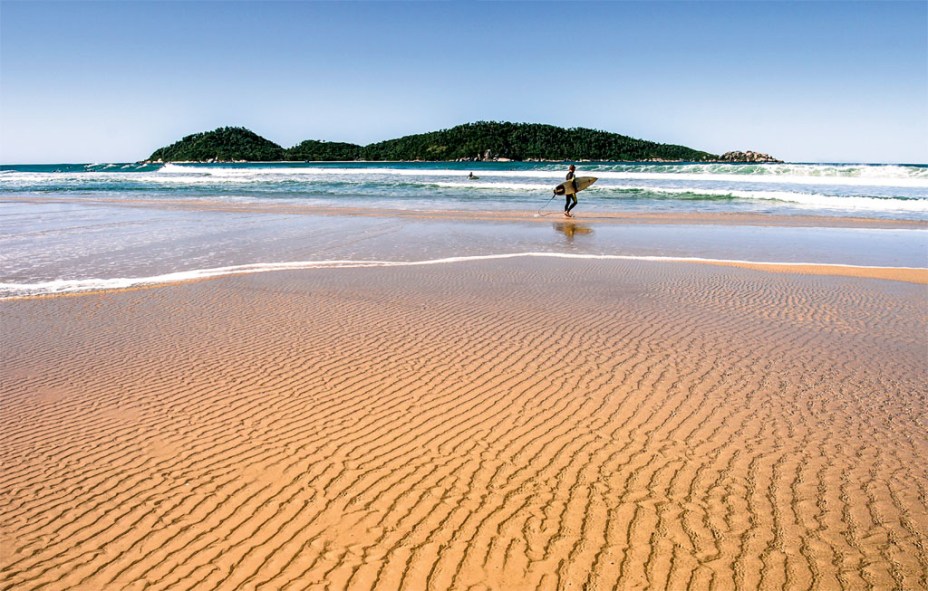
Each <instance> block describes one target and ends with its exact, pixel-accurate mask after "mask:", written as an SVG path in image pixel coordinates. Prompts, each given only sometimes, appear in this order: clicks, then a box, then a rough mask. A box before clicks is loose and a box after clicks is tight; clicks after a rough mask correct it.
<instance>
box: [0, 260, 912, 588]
mask: <svg viewBox="0 0 928 591" xmlns="http://www.w3.org/2000/svg"><path fill="white" fill-rule="evenodd" d="M926 295H928V294H926V292H925V288H924V286H922V285H914V284H909V283H902V282H894V281H893V282H891V281H880V280H873V279H861V278H846V277H831V276H823V275H821V274H817V275H796V274H784V273H761V272H757V271H756V270H751V269H740V268H733V267H719V266H710V265H696V264H687V263H649V262H635V261H595V260H557V259H534V260H526V259H511V260H499V261H484V262H468V263H460V264H455V265H445V266H433V267H401V268H390V269H376V268H373V269H329V270H315V271H300V272H283V273H268V274H257V275H249V276H241V277H233V278H225V279H219V280H215V281H206V282H199V283H192V284H185V285H174V286H166V287H161V288H157V289H149V290H139V291H128V292H122V293H112V294H95V295H88V296H82V297H70V298H50V299H49V298H46V299H35V300H21V301H8V302H3V303H2V304H0V313H2V317H0V319H2V334H0V338H2V343H0V344H2V360H3V366H2V374H0V380H2V382H0V385H2V398H0V404H2V407H0V408H2V417H0V460H2V466H3V469H2V473H0V588H2V589H11V590H12V589H16V590H20V589H22V590H27V589H94V590H102V589H143V588H144V589H170V590H177V589H293V590H302V589H316V588H318V589H323V588H328V589H410V590H420V589H568V588H569V589H582V588H588V589H613V588H620V589H636V588H651V589H687V588H688V589H734V588H740V589H809V588H820V589H890V588H900V589H924V588H926V587H928V579H926V577H928V575H926V572H928V539H926V538H928V535H926V532H928V506H926V503H928V501H926V499H928V473H926V469H925V458H926V457H928V430H926V425H925V409H926V402H928V401H926V388H925V383H926V367H928V361H926V355H928V336H926V335H928V318H926V305H925V303H926Z"/></svg>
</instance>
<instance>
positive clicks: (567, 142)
mask: <svg viewBox="0 0 928 591" xmlns="http://www.w3.org/2000/svg"><path fill="white" fill-rule="evenodd" d="M500 158H506V159H509V160H687V161H700V160H712V159H715V158H717V156H715V155H713V154H709V153H707V152H702V151H699V150H694V149H692V148H687V147H686V146H677V145H672V144H660V143H657V142H650V141H647V140H641V139H636V138H632V137H628V136H624V135H619V134H617V133H609V132H606V131H599V130H595V129H584V128H579V127H576V128H571V129H564V128H562V127H555V126H553V125H542V124H537V123H507V122H493V121H489V122H488V121H481V122H477V123H467V124H464V125H458V126H456V127H452V128H450V129H443V130H441V131H433V132H429V133H421V134H416V135H408V136H405V137H401V138H397V139H392V140H387V141H383V142H377V143H374V144H369V145H367V146H358V145H355V144H348V143H342V142H323V141H317V140H306V141H304V142H302V143H300V144H298V145H296V146H294V147H292V148H289V149H286V150H285V149H283V148H282V147H280V146H279V145H277V144H275V143H273V142H271V141H269V140H266V139H264V138H262V137H261V136H259V135H257V134H255V133H253V132H251V131H249V130H247V129H244V128H241V127H222V128H219V129H217V130H215V131H209V132H204V133H198V134H194V135H189V136H187V137H185V138H184V139H182V140H180V141H179V142H176V143H174V144H172V145H170V146H167V147H165V148H161V149H159V150H156V151H155V152H154V153H153V154H152V155H151V156H150V157H149V160H160V161H164V162H170V161H180V160H193V161H229V160H495V159H500Z"/></svg>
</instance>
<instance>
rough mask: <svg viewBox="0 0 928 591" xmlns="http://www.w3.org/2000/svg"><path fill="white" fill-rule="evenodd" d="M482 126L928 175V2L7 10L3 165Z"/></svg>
mask: <svg viewBox="0 0 928 591" xmlns="http://www.w3.org/2000/svg"><path fill="white" fill-rule="evenodd" d="M479 120H498V121H514V122H530V123H549V124H553V125H560V126H565V127H575V126H576V127H592V128H596V129H603V130H606V131H612V132H617V133H622V134H626V135H631V136H635V137H641V138H645V139H650V140H656V141H661V142H666V143H676V144H683V145H687V146H690V147H693V148H697V149H702V150H706V151H709V152H714V153H721V152H725V151H728V150H735V149H741V150H745V149H754V150H759V151H763V152H769V153H771V154H773V155H775V156H777V157H779V158H782V159H785V160H791V161H834V162H845V161H856V162H861V161H863V162H914V163H928V2H925V1H924V0H915V1H906V2H894V1H880V2H861V1H852V2H837V1H823V2H750V1H742V2H695V1H693V2H660V1H657V2H654V1H652V2H538V3H533V2H512V3H509V2H479V3H477V2H450V3H437V2H435V3H432V2H406V3H394V2H359V3H356V2H348V3H338V2H298V1H289V2H247V1H237V2H222V1H208V2H182V1H168V2H144V1H124V2H83V1H68V2H44V1H41V0H29V1H9V0H0V162H3V163H27V162H32V163H48V162H113V161H120V162H124V161H135V160H141V159H144V158H146V157H147V156H148V155H149V154H151V152H152V151H154V150H155V149H156V148H158V147H160V146H162V145H166V144H169V143H172V142H174V141H176V140H178V139H180V137H182V136H184V135H186V134H189V133H194V132H199V131H207V130H210V129H214V128H216V127H219V126H224V125H236V126H245V127H248V128H249V129H251V130H253V131H255V132H256V133H258V134H260V135H262V136H264V137H266V138H268V139H270V140H272V141H275V142H277V143H279V144H281V145H283V146H284V147H289V146H292V145H294V144H296V143H298V142H299V141H301V140H304V139H324V140H329V141H348V142H354V143H360V144H366V143H370V142H374V141H380V140H384V139H389V138H393V137H399V136H402V135H407V134H411V133H420V132H425V131H433V130H436V129H442V128H447V127H452V126H454V125H457V124H460V123H466V122H471V121H479Z"/></svg>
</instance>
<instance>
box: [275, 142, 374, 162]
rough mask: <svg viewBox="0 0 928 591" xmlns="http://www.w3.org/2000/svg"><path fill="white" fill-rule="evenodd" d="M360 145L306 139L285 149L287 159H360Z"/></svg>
mask: <svg viewBox="0 0 928 591" xmlns="http://www.w3.org/2000/svg"><path fill="white" fill-rule="evenodd" d="M361 150H362V148H361V146H359V145H357V144H346V143H344V142H323V141H319V140H306V141H305V142H301V143H299V144H297V145H295V146H293V147H292V148H290V149H288V150H287V160H360V159H361Z"/></svg>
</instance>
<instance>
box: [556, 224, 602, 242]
mask: <svg viewBox="0 0 928 591" xmlns="http://www.w3.org/2000/svg"><path fill="white" fill-rule="evenodd" d="M554 229H555V230H557V231H558V232H560V233H561V234H563V235H564V236H567V241H568V242H573V239H574V236H576V235H577V234H592V233H593V228H591V227H589V226H584V225H581V224H575V223H574V222H557V223H555V224H554Z"/></svg>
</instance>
